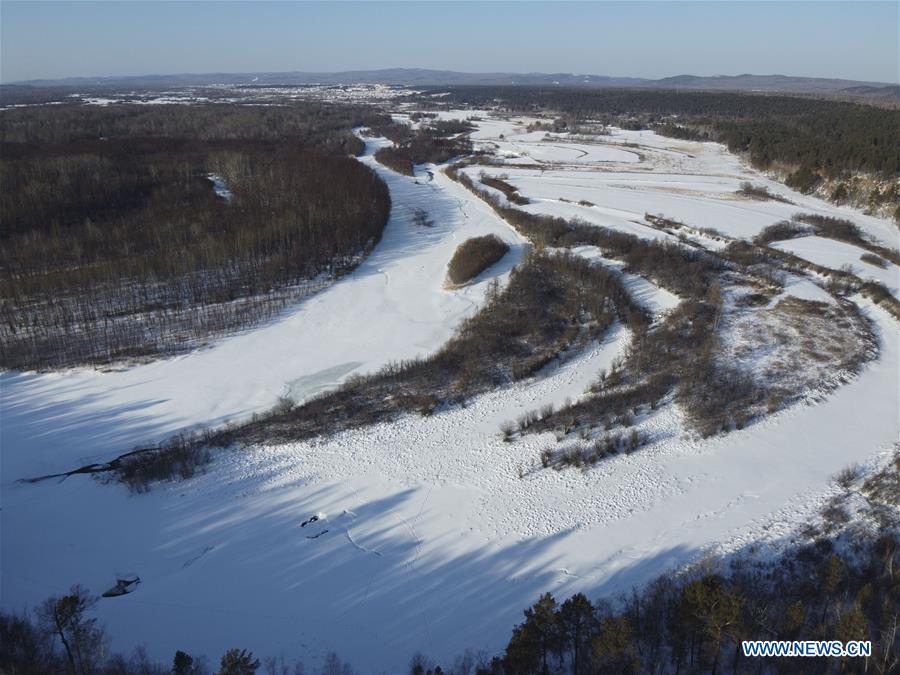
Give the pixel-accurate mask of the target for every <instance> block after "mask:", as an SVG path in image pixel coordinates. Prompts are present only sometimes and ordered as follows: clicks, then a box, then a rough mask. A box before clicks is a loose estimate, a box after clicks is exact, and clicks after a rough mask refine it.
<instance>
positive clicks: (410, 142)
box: [372, 121, 472, 176]
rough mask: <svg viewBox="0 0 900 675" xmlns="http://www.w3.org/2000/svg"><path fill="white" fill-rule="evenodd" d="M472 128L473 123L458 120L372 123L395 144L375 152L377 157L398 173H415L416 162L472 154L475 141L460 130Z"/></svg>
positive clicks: (436, 162) (376, 129) (445, 159)
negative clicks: (418, 124) (417, 124)
mask: <svg viewBox="0 0 900 675" xmlns="http://www.w3.org/2000/svg"><path fill="white" fill-rule="evenodd" d="M471 128H472V127H471V125H469V124H467V123H461V122H457V121H447V122H432V123H430V124H429V125H427V126H425V125H423V126H421V127H419V128H418V129H412V128H410V127H409V126H408V125H406V124H381V125H376V126H373V127H372V131H373V133H376V134H378V135H380V136H384V137H385V138H388V139H390V140H391V141H393V142H394V146H393V147H388V148H382V149H380V150H379V151H378V152H376V153H375V159H377V160H378V161H379V162H381V163H382V164H384V165H385V166H386V167H388V168H391V169H393V170H394V171H397V172H398V173H402V174H404V175H407V176H412V175H413V167H414V166H415V165H416V164H425V163H429V162H431V163H435V164H440V163H442V162H446V161H448V160H450V159H452V158H453V157H458V156H460V155H468V154H470V153H471V152H472V142H471V141H470V140H469V139H468V137H466V136H458V134H459V133H462V132H463V131H469V130H471Z"/></svg>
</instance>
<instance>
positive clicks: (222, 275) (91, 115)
mask: <svg viewBox="0 0 900 675" xmlns="http://www.w3.org/2000/svg"><path fill="white" fill-rule="evenodd" d="M363 122H368V123H375V124H377V123H384V118H383V117H382V116H380V115H378V114H373V112H372V110H371V109H369V108H355V107H340V106H327V105H323V104H303V105H293V106H288V107H277V108H269V107H266V108H264V107H242V106H223V105H217V106H215V107H213V106H161V107H153V108H148V107H146V106H115V107H111V108H99V107H64V108H53V107H47V108H38V109H29V110H27V111H24V110H10V111H6V112H5V113H4V115H3V116H2V117H0V143H2V145H0V155H2V160H0V222H2V223H3V228H2V233H0V266H2V269H3V275H2V278H0V314H2V322H0V325H2V327H0V344H2V349H0V366H3V367H16V368H43V367H55V366H61V365H67V364H72V363H83V362H104V361H108V360H112V359H116V358H120V357H123V356H130V355H142V354H153V353H167V352H170V351H172V350H174V349H178V348H183V347H188V348H189V347H193V346H196V345H197V344H198V343H199V342H200V341H202V340H203V339H205V338H207V337H210V336H214V335H217V334H221V333H222V332H225V331H229V330H233V329H235V328H238V327H241V326H245V325H250V324H252V323H255V322H258V321H260V320H263V319H265V318H267V317H269V316H271V315H272V314H273V313H274V312H276V311H278V310H279V309H280V308H281V307H283V306H284V305H285V304H287V303H289V302H291V301H293V300H295V299H296V298H298V297H301V296H302V295H304V294H305V293H308V292H310V291H312V290H315V289H316V288H318V287H320V286H321V284H322V283H324V282H325V281H327V278H329V277H333V276H334V275H335V274H340V273H341V272H344V271H346V270H348V269H350V268H352V267H353V266H354V264H356V263H357V262H358V261H359V260H360V258H361V256H362V255H364V254H365V252H366V251H368V250H369V249H370V248H371V247H372V246H373V245H374V244H375V243H376V242H377V241H378V239H379V238H380V235H381V231H382V229H383V227H384V225H385V223H386V221H387V216H388V211H389V208H390V196H389V194H388V190H387V187H386V186H385V185H384V183H383V182H382V181H381V180H380V179H379V178H378V177H377V176H375V174H374V173H373V172H372V171H371V170H369V169H368V168H367V167H365V166H363V165H362V164H360V163H359V162H357V161H356V160H354V159H353V158H352V157H351V156H350V155H352V154H357V153H358V152H360V151H361V150H362V147H363V144H362V142H361V141H360V140H359V139H358V138H356V137H355V136H353V135H352V133H351V132H350V130H351V128H352V127H354V126H356V125H358V124H360V123H363ZM323 273H324V275H325V276H322V275H323Z"/></svg>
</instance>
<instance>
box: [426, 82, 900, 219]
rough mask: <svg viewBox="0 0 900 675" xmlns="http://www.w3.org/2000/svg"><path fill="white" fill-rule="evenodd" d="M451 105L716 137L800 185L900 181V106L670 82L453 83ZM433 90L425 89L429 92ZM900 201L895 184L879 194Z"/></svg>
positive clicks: (684, 135) (877, 198) (448, 100)
mask: <svg viewBox="0 0 900 675" xmlns="http://www.w3.org/2000/svg"><path fill="white" fill-rule="evenodd" d="M441 91H449V96H447V97H445V98H444V99H443V100H444V102H445V103H447V104H448V105H450V106H451V107H452V106H455V105H456V106H462V105H466V104H468V105H472V106H475V107H479V106H481V107H484V106H487V107H493V106H495V105H497V102H498V101H499V105H500V107H501V109H503V110H506V111H509V112H514V113H539V114H547V113H552V114H557V113H562V114H564V115H568V116H569V117H571V118H574V119H579V120H590V121H592V122H596V123H601V124H611V125H617V126H622V127H624V128H631V129H647V128H653V129H654V130H656V131H658V132H661V133H665V134H669V135H673V136H675V137H677V138H684V139H689V140H715V141H718V142H721V143H724V144H726V145H727V146H728V148H729V150H731V151H732V152H738V153H745V154H747V155H748V157H749V159H750V161H751V162H752V164H753V165H754V166H755V167H757V168H759V169H763V170H765V169H769V168H773V167H784V168H786V169H787V170H788V171H789V172H790V176H788V184H789V185H790V186H791V187H795V188H797V189H800V190H802V191H809V190H811V189H813V188H814V187H815V186H816V185H817V183H818V181H820V180H821V179H823V178H832V179H837V178H844V177H849V176H850V175H852V174H853V173H855V172H865V173H870V174H874V175H876V176H880V177H883V178H886V179H889V180H892V181H896V178H897V175H898V173H900V111H898V110H894V109H890V108H879V107H873V106H868V105H864V104H859V103H849V102H842V101H832V100H824V99H812V98H799V97H796V96H786V95H772V94H767V95H758V94H746V93H731V92H683V91H677V92H676V91H670V90H635V89H586V88H569V89H567V88H558V87H554V88H545V87H541V88H537V87H502V88H498V87H475V86H471V87H450V88H449V89H442V90H441ZM430 93H433V92H426V93H425V94H424V96H428V94H430ZM873 198H874V200H875V202H876V204H885V203H890V204H893V203H898V204H900V201H898V200H900V194H898V188H897V187H896V185H895V186H894V188H888V189H886V190H883V191H879V192H878V194H877V195H874V196H873Z"/></svg>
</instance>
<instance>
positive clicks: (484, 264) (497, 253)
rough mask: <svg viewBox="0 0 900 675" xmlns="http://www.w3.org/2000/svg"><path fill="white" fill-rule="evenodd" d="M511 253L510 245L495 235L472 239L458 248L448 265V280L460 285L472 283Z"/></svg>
mask: <svg viewBox="0 0 900 675" xmlns="http://www.w3.org/2000/svg"><path fill="white" fill-rule="evenodd" d="M507 251H509V245H508V244H507V243H506V242H505V241H503V240H502V239H500V237H498V236H497V235H495V234H486V235H484V236H483V237H472V238H471V239H467V240H466V241H464V242H463V243H462V244H460V245H459V246H457V247H456V251H454V253H453V257H452V258H450V262H449V264H448V265H447V279H448V280H449V281H450V283H451V284H454V285H459V284H464V283H466V282H467V281H471V280H472V279H474V278H475V277H477V276H478V275H479V274H481V273H482V272H483V271H484V270H486V269H487V268H488V267H490V266H491V265H493V264H494V263H495V262H497V261H498V260H500V259H501V258H502V257H503V256H505V255H506V252H507Z"/></svg>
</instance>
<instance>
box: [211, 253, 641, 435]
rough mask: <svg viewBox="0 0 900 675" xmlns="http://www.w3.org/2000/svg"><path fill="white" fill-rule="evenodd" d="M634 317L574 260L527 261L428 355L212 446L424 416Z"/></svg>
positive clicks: (612, 277) (617, 287)
mask: <svg viewBox="0 0 900 675" xmlns="http://www.w3.org/2000/svg"><path fill="white" fill-rule="evenodd" d="M637 316H643V311H642V310H641V309H640V308H639V307H637V306H636V305H634V304H633V302H632V301H631V299H630V297H629V296H628V293H627V292H626V291H625V289H624V287H623V286H622V284H621V281H620V280H619V277H618V275H617V274H616V273H615V272H612V271H610V270H608V269H606V268H603V267H597V266H592V265H590V264H589V263H587V262H586V261H584V260H582V259H580V258H577V257H574V256H569V255H548V254H536V255H533V256H531V257H530V258H529V259H527V260H526V261H525V262H523V264H521V265H520V266H518V267H517V268H516V269H514V270H513V272H512V273H511V276H510V280H509V284H508V286H507V287H506V288H505V289H504V290H503V291H500V292H491V294H490V295H489V297H488V299H487V302H486V304H485V306H484V307H483V308H482V310H481V311H479V312H478V313H477V314H476V315H474V316H473V317H471V318H469V319H467V320H466V321H465V322H464V323H463V324H462V325H461V326H460V328H459V329H458V331H457V333H456V335H455V336H454V337H453V338H452V339H451V340H450V341H449V342H448V343H447V344H446V345H445V346H444V347H443V348H442V349H441V350H440V351H439V352H438V353H437V354H435V355H434V356H431V357H429V358H427V359H421V360H415V361H410V362H403V363H398V364H394V365H390V366H387V367H385V368H384V369H383V370H382V371H381V372H380V373H378V374H376V375H373V376H371V377H363V378H357V379H353V380H350V381H349V382H347V383H346V384H345V385H344V386H343V387H342V388H341V389H340V390H338V391H336V392H334V393H331V394H326V395H324V396H322V397H319V398H317V399H313V400H311V401H309V402H306V403H304V404H303V405H300V406H297V407H295V408H293V409H291V410H288V411H279V412H275V413H273V414H271V415H269V416H264V417H261V418H259V419H257V420H255V421H254V422H251V423H249V424H247V425H245V426H243V427H241V428H239V429H236V430H227V431H225V432H223V433H222V434H220V435H218V437H214V438H213V442H214V443H216V444H219V445H223V446H224V445H228V444H231V443H233V442H241V443H256V442H263V441H264V442H267V443H271V442H276V441H288V440H298V439H305V438H312V437H315V436H320V435H330V434H334V433H337V432H339V431H342V430H344V429H348V428H353V427H358V426H363V425H366V424H372V423H375V422H381V421H384V420H390V419H393V418H394V417H396V416H397V415H399V414H401V413H405V412H411V411H418V412H421V413H422V414H431V413H432V412H434V411H435V410H436V409H437V408H438V407H439V406H440V405H442V404H445V403H452V402H457V401H461V400H464V399H466V398H468V397H471V396H472V395H474V394H477V393H480V392H482V391H485V390H487V389H489V388H493V387H497V386H500V385H503V384H508V383H509V382H511V381H514V380H519V379H522V378H526V377H529V376H531V375H533V374H534V373H535V372H536V371H538V370H539V369H540V368H542V367H543V366H545V365H546V364H548V363H550V362H551V361H552V360H554V359H557V358H561V357H564V356H565V355H566V354H568V353H570V352H571V351H572V350H573V349H575V348H577V347H578V346H579V345H582V344H584V343H585V342H586V341H588V340H591V339H596V338H599V337H601V336H602V335H603V334H604V333H605V331H606V330H607V328H608V327H609V325H610V323H611V322H612V321H613V319H615V318H616V317H619V318H620V319H621V320H626V319H627V317H637Z"/></svg>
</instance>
